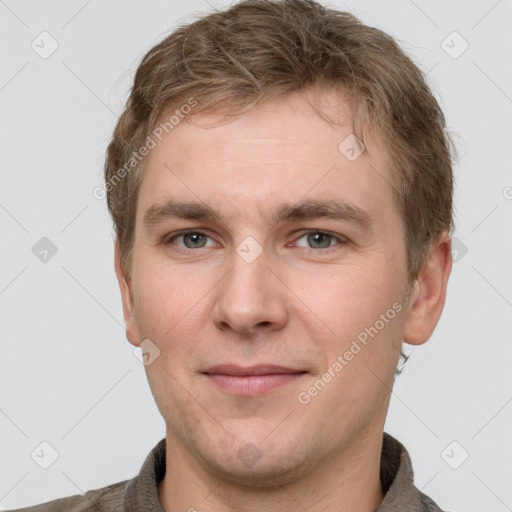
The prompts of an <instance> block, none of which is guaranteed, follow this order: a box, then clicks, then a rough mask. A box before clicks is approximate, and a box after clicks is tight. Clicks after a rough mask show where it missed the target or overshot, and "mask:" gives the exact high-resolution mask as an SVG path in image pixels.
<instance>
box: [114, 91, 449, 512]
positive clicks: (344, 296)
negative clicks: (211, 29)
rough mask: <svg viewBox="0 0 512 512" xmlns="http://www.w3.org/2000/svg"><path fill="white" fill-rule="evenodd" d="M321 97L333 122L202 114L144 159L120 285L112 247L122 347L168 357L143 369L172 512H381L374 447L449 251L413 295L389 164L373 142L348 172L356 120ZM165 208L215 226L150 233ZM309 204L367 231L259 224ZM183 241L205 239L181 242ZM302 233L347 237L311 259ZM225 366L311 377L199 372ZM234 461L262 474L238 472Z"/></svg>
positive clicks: (435, 309)
mask: <svg viewBox="0 0 512 512" xmlns="http://www.w3.org/2000/svg"><path fill="white" fill-rule="evenodd" d="M325 100H326V104H325V105H324V109H327V110H328V109H335V112H336V113H337V114H338V115H339V116H340V118H339V119H340V125H331V124H329V123H327V122H326V121H325V120H324V119H322V118H321V117H320V116H319V115H317V113H316V112H315V110H313V109H312V107H311V105H310V104H308V102H307V101H305V99H304V97H301V96H299V95H296V94H293V95H290V96H288V97H286V98H284V99H283V98H280V99H278V100H274V101H272V102H270V103H267V104H265V105H263V106H260V107H257V108H256V109H253V110H251V111H250V112H248V113H246V114H244V115H241V116H238V117H236V118H235V119H234V120H231V119H230V121H229V122H224V123H223V124H216V125H213V124H211V122H212V121H214V120H215V116H213V115H209V116H207V115H206V114H199V115H196V116H194V118H191V119H190V121H193V123H192V122H181V123H180V125H178V126H177V127H176V128H175V129H174V130H173V131H172V132H170V133H169V134H168V135H167V136H166V137H165V138H164V139H163V141H162V142H161V143H160V144H159V145H158V146H157V147H156V148H154V149H153V150H152V151H151V153H150V155H149V157H148V158H149V160H148V166H147V169H146V171H145V176H144V178H143V181H142V185H141V189H140V192H139V196H138V208H137V215H136V225H135V239H134V252H133V265H132V268H131V269H130V273H126V272H125V271H124V270H123V268H122V266H121V255H120V252H119V246H118V245H117V244H116V249H115V268H116V273H117V276H118V280H119V285H120V288H121V293H122V300H123V310H124V318H125V322H126V332H127V338H128V340H129V341H130V343H132V344H133V345H139V344H140V343H141V341H142V340H144V339H146V338H148V339H150V340H151V342H152V343H154V344H155V345H156V346H157V347H158V349H159V350H160V354H159V356H158V357H157V358H156V359H155V360H154V362H152V363H151V364H150V365H148V366H146V367H145V368H146V373H147V377H148V380H149V384H150V387H151V390H152V393H153V395H154V397H155V401H156V403H157V405H158V408H159V410H160V412H161V413H162V416H163V417H164V419H165V422H166V427H167V428H166V439H167V454H166V456H167V457H166V459H167V472H166V475H165V478H164V480H163V481H162V482H161V483H160V485H159V487H158V491H159V497H160V501H161V504H162V507H163V509H164V510H165V511H166V512H171V511H172V512H174V511H181V510H189V509H190V508H192V507H194V508H195V509H197V510H198V511H200V512H209V511H217V512H220V511H235V510H236V511H247V512H249V511H261V510H269V511H280V512H285V511H292V510H293V511H296V510H297V509H298V508H301V507H302V508H301V509H304V510H308V511H309V512H319V511H325V510H338V511H348V510H358V511H359V512H366V511H367V512H374V511H375V510H376V508H377V507H378V506H379V504H380V503H381V501H382V499H383V496H384V495H383V492H382V489H381V485H380V480H379V463H380V451H381V447H382V433H383V429H384V421H385V417H386V412H387V409H388V404H389V399H390V394H391V387H392V385H393V379H394V372H395V369H396V364H397V360H398V357H399V353H400V348H401V343H402V341H406V342H408V343H410V344H421V343H424V342H425V341H427V340H428V338H429V337H430V336H431V334H432V332H433V330H434V328H435V326H436V324H437V322H438V319H439V317H440V315H441V312H442V309H443V306H444V302H445V296H446V286H447V281H448V277H449V274H450V271H451V254H450V237H449V235H448V233H443V234H442V235H441V236H440V237H439V238H438V239H437V240H436V241H435V243H434V244H433V245H432V247H431V249H430V253H429V259H428V261H427V263H426V264H425V266H424V267H423V269H422V271H421V273H420V275H419V276H418V280H417V281H416V282H415V283H413V284H412V285H411V284H410V283H408V282H407V279H406V278H407V272H406V269H407V260H406V248H405V240H404V230H403V224H402V222H401V218H400V215H399V213H398V211H397V209H396V206H395V204H394V202H393V200H392V189H391V187H390V185H389V182H390V171H389V161H388V155H387V154H386V152H385V149H384V147H383V145H382V144H381V143H380V141H379V138H378V136H377V135H376V134H374V133H371V131H367V132H366V133H365V135H364V141H365V145H366V151H365V152H364V153H363V154H362V155H361V156H360V157H359V158H357V159H356V160H355V161H352V162H351V161H349V160H348V159H347V158H346V157H345V156H344V155H343V154H342V153H341V152H340V151H339V150H338V145H339V144H340V142H342V141H343V140H344V139H345V138H346V137H347V135H349V134H351V133H353V128H352V126H351V121H350V120H351V119H352V112H351V109H350V105H349V104H348V103H345V102H343V101H342V102H341V103H340V100H336V99H335V98H334V96H333V95H331V94H330V93H328V92H326V93H325ZM332 112H334V110H332ZM370 164H371V165H372V166H373V167H374V168H373V169H372V167H371V166H370ZM374 169H378V170H379V172H378V173H377V172H375V170H374ZM384 178H385V179H384ZM170 196H172V197H173V198H177V199H180V200H181V201H201V202H203V203H206V204H208V205H210V206H211V207H212V208H215V209H216V210H218V212H219V217H220V220H184V219H177V218H169V219H167V220H166V221H164V222H163V223H160V224H158V225H154V226H152V227H151V228H150V229H149V228H146V227H145V226H144V224H143V217H144V213H145V212H146V211H147V210H148V208H150V207H151V206H152V205H155V204H162V203H164V202H165V201H166V200H167V199H168V198H169V197H170ZM301 199H320V200H324V199H337V200H344V201H349V202H350V203H351V204H353V205H357V206H358V207H360V208H362V209H364V210H366V211H367V212H368V213H369V214H370V215H371V217H372V218H373V221H374V224H373V227H372V228H371V229H370V230H365V229H363V228H362V227H361V226H359V225H356V224H353V223H351V222H349V221H346V220H334V219H328V218H318V219H312V220H305V221H304V220H300V221H286V222H277V223H276V222H273V221H272V220H271V219H270V218H269V213H270V212H271V211H273V209H274V208H276V207H277V206H279V205H281V204H283V203H289V204H295V203H297V202H298V201H299V200H301ZM189 228H190V229H192V230H199V231H200V232H202V233H204V234H206V235H207V236H206V238H204V237H203V238H201V237H199V238H197V237H196V238H194V237H193V239H192V240H190V237H189V238H187V237H185V238H184V237H183V236H182V237H177V238H173V234H175V233H176V232H178V231H179V230H182V229H189ZM305 230H312V231H321V232H327V233H329V234H332V235H334V236H335V237H340V238H339V239H337V238H334V237H333V238H327V240H328V242H327V245H329V244H330V247H328V248H325V246H321V247H319V246H320V245H321V243H322V242H318V241H317V242H316V244H315V240H312V241H311V240H310V239H308V236H307V235H308V232H306V231H305ZM248 236H251V237H253V238H254V239H255V240H256V241H257V242H258V244H259V245H260V246H261V249H262V253H261V254H260V255H259V257H258V258H257V259H255V260H254V261H253V262H252V263H248V262H247V261H245V260H244V259H243V258H242V257H241V256H240V255H239V254H238V253H237V251H236V249H237V247H238V246H239V245H240V244H241V242H242V241H243V240H244V239H245V238H246V237H248ZM343 237H345V238H343ZM171 238H172V240H171ZM198 240H199V242H198ZM323 240H326V239H323ZM329 241H330V242H329ZM342 241H343V242H344V243H341V242H342ZM185 243H188V244H189V247H187V246H186V245H185ZM194 244H195V245H194ZM201 244H206V245H205V246H203V247H201ZM190 247H192V248H190ZM394 303H399V304H400V305H401V306H402V309H401V311H400V313H399V314H397V315H396V316H395V317H394V318H393V319H392V320H390V321H389V322H388V323H386V324H385V327H384V328H383V329H381V330H380V331H379V332H378V334H377V335H376V336H375V337H374V338H373V339H372V338H369V341H368V344H367V345H366V346H364V347H362V349H361V350H360V352H358V353H357V355H354V357H353V359H352V360H350V361H349V362H348V363H347V365H346V366H344V367H343V369H342V371H340V372H338V373H336V376H335V377H333V378H332V380H331V381H330V382H329V383H328V384H327V385H326V386H325V387H324V388H323V389H322V390H321V391H320V392H318V394H317V395H316V396H314V397H312V398H311V400H310V401H309V403H307V404H302V403H300V402H299V401H298V398H297V397H298V394H299V393H300V392H302V391H304V390H308V388H310V386H311V385H312V384H313V383H315V381H317V380H318V379H319V378H321V377H322V375H323V374H325V372H326V371H328V369H329V368H330V367H332V365H333V363H334V362H335V361H336V360H337V358H338V356H339V355H343V354H344V353H345V352H346V351H347V350H348V349H349V348H350V345H351V343H352V341H353V340H354V339H356V338H357V335H358V334H359V333H361V332H362V331H363V330H364V329H365V327H369V326H373V325H374V324H375V323H376V321H377V320H378V319H379V317H380V315H381V314H383V313H385V312H386V311H387V310H388V309H389V308H391V307H392V305H393V304H394ZM221 363H235V364H239V365H242V366H250V365H253V364H261V363H272V364H280V365H283V366H289V367H293V368H296V369H301V370H304V371H305V372H307V373H305V374H303V375H302V376H301V377H299V378H298V379H295V380H293V381H292V382H290V383H288V384H286V385H284V386H282V387H280V388H277V389H274V390H272V391H270V392H267V393H266V394H264V395H261V396H249V397H240V396H233V395H231V394H229V393H227V392H225V391H223V390H221V389H219V388H218V387H216V386H215V385H213V384H212V383H211V382H210V380H209V378H208V377H206V376H205V375H204V374H203V373H202V372H203V371H204V370H205V369H206V368H207V367H208V366H211V365H216V364H221ZM247 443H251V444H249V445H248V444H247ZM244 446H245V449H246V450H247V449H248V448H247V447H248V446H249V447H250V449H251V450H253V451H254V452H255V453H257V454H258V456H259V460H257V461H256V462H253V463H248V462H247V460H243V458H242V457H240V453H244V452H243V450H242V452H240V450H241V449H242V448H243V447H244Z"/></svg>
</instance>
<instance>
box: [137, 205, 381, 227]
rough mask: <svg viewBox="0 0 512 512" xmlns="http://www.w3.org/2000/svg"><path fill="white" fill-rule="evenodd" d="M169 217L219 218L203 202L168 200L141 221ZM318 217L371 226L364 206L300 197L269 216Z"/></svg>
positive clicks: (282, 218)
mask: <svg viewBox="0 0 512 512" xmlns="http://www.w3.org/2000/svg"><path fill="white" fill-rule="evenodd" d="M170 218H179V219H185V220H217V221H220V220H221V216H220V215H219V213H218V212H217V211H216V210H215V209H214V208H212V207H211V206H208V205H207V204H205V203H202V202H195V201H192V202H189V201H186V202H185V201H180V200H176V199H169V200H168V201H166V202H165V203H163V204H154V205H152V206H151V207H149V208H148V209H147V210H145V212H144V218H143V224H144V226H145V227H146V228H151V227H154V226H156V225H158V224H160V223H162V222H164V221H166V220H168V219H170ZM320 218H327V219H333V220H341V221H347V222H351V223H353V224H356V225H358V226H360V227H362V228H364V229H367V230H369V229H371V227H372V226H373V224H374V219H373V217H372V216H371V215H370V214H369V213H368V212H367V211H366V210H364V209H362V208H360V207H358V206H355V205H353V204H351V203H349V202H346V201H340V200H335V199H329V200H315V199H308V200H302V201H300V202H298V203H296V204H288V203H285V204H282V205H280V206H279V207H277V208H275V209H274V210H273V211H272V212H271V214H270V219H271V220H272V221H273V222H274V223H276V224H277V223H279V222H286V221H288V222H290V221H306V220H314V219H320Z"/></svg>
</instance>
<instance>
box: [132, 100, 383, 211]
mask: <svg viewBox="0 0 512 512" xmlns="http://www.w3.org/2000/svg"><path fill="white" fill-rule="evenodd" d="M321 108H322V111H323V112H326V113H327V114H328V115H330V116H333V115H334V116H335V117H336V119H337V124H334V125H333V124H330V123H328V122H327V121H326V120H325V119H323V118H322V117H321V116H320V115H319V114H318V113H317V112H316V111H315V109H314V108H313V107H312V106H311V105H310V104H308V102H307V101H306V100H305V99H304V98H303V97H301V96H299V95H289V96H287V97H285V98H282V99H277V100H274V101H272V102H268V103H266V104H264V105H262V106H260V107H257V108H254V109H252V110H250V111H249V112H247V113H245V114H242V115H239V116H235V117H234V118H232V119H229V120H228V121H226V118H220V117H219V116H218V115H213V114H208V115H206V114H204V115H203V114H196V115H195V116H192V117H191V118H190V122H187V121H181V122H180V124H179V125H177V126H175V127H174V128H173V129H172V130H171V131H169V133H168V134H166V135H164V137H163V138H162V141H161V142H159V143H158V144H157V146H156V147H155V148H154V149H152V150H151V152H150V154H149V156H148V161H147V165H146V170H145V174H144V177H143V180H142V184H141V189H140V192H139V207H138V215H140V214H144V212H145V211H146V210H147V209H148V208H150V207H152V206H154V205H163V204H164V203H165V202H166V201H167V200H168V198H169V196H172V197H174V198H177V197H179V198H183V199H188V200H194V201H195V202H203V203H207V204H208V205H210V206H214V207H215V209H216V210H217V211H220V210H226V211H228V210H232V211H234V210H238V213H248V212H249V211H253V210H254V206H255V205H258V207H259V209H260V211H259V213H260V214H261V213H264V212H262V211H261V207H262V205H263V209H264V210H265V209H266V208H267V207H268V208H271V209H272V210H276V209H277V208H279V205H282V204H284V203H287V204H290V203H294V202H298V201H299V200H301V199H311V200H318V199H333V200H343V201H344V202H346V203H350V204H352V205H353V206H355V207H359V208H360V209H361V210H363V209H368V210H370V211H371V210H374V212H375V213H377V211H378V209H379V208H381V209H382V208H389V207H392V185H391V176H390V175H389V170H388V168H389V165H388V155H387V154H386V152H385V149H384V147H383V145H382V144H381V143H380V141H379V138H378V137H377V136H376V134H374V133H372V132H371V131H370V130H368V131H366V132H365V139H364V142H365V145H366V149H365V151H364V152H363V153H362V154H361V155H360V156H359V157H358V158H355V159H354V158H353V157H354V154H355V155H356V156H357V152H358V149H359V148H358V147H357V146H354V142H357V139H355V135H354V134H353V131H354V128H353V125H352V109H351V106H350V104H349V103H348V102H346V101H345V102H344V101H342V100H340V99H339V97H334V96H326V97H325V98H324V101H323V102H322V106H321ZM347 149H348V150H349V152H347ZM351 149H353V150H355V151H352V153H350V150H351Z"/></svg>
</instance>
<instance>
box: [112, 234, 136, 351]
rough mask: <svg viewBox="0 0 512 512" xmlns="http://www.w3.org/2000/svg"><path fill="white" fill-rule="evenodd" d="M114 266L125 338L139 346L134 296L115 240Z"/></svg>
mask: <svg viewBox="0 0 512 512" xmlns="http://www.w3.org/2000/svg"><path fill="white" fill-rule="evenodd" d="M114 267H115V270H116V276H117V281H118V283H119V288H120V289H121V300H122V302H123V316H124V323H125V325H126V338H127V340H128V341H129V342H130V343H131V344H132V345H134V346H136V347H137V346H139V344H140V342H141V339H140V333H139V326H138V324H137V318H136V316H135V307H134V298H133V294H132V284H131V280H130V278H129V277H128V276H127V275H126V273H125V271H124V268H123V265H122V260H121V249H120V247H119V242H118V241H117V240H116V241H115V247H114Z"/></svg>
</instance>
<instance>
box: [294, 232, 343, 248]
mask: <svg viewBox="0 0 512 512" xmlns="http://www.w3.org/2000/svg"><path fill="white" fill-rule="evenodd" d="M302 239H306V244H307V245H301V244H300V243H298V242H299V241H300V240H302ZM336 242H338V244H336ZM347 243H348V240H347V239H346V238H345V237H343V236H335V235H331V234H329V233H325V232H324V231H309V232H308V233H306V234H304V235H302V236H301V237H300V238H298V239H297V242H296V244H297V245H298V246H299V247H306V248H308V249H330V248H331V247H333V246H335V245H345V244H347Z"/></svg>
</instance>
